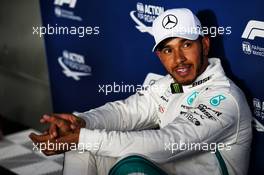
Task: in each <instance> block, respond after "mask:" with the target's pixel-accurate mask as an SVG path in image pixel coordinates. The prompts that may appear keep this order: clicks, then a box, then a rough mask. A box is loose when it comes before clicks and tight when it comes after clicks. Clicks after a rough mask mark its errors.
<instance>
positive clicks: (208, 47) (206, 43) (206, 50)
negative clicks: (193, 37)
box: [202, 36, 210, 57]
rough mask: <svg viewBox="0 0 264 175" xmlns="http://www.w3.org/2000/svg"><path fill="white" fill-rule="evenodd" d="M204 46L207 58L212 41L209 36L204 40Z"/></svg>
mask: <svg viewBox="0 0 264 175" xmlns="http://www.w3.org/2000/svg"><path fill="white" fill-rule="evenodd" d="M202 45H203V54H204V56H206V57H207V56H208V53H209V49H210V39H209V37H208V36H204V37H203V38H202Z"/></svg>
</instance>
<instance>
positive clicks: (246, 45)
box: [242, 41, 252, 55]
mask: <svg viewBox="0 0 264 175" xmlns="http://www.w3.org/2000/svg"><path fill="white" fill-rule="evenodd" d="M242 49H243V51H244V53H245V54H247V55H250V54H251V53H252V49H251V44H250V43H249V42H245V41H244V42H243V43H242Z"/></svg>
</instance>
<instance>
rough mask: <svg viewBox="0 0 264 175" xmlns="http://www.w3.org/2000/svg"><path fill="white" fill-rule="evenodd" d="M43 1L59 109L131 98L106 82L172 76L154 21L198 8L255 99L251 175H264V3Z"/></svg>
mask: <svg viewBox="0 0 264 175" xmlns="http://www.w3.org/2000/svg"><path fill="white" fill-rule="evenodd" d="M40 4H41V12H42V22H43V27H45V28H34V32H36V33H37V32H42V33H41V35H43V36H44V38H45V45H46V56H47V62H48V66H49V76H50V85H51V92H52V98H53V107H54V112H73V111H85V110H89V109H91V108H94V107H97V106H100V105H103V104H104V103H106V102H108V101H113V100H117V99H123V98H125V97H127V96H129V95H130V94H131V93H130V92H121V93H110V94H108V95H105V94H104V93H100V92H99V89H100V88H99V87H100V86H99V85H108V84H113V82H115V83H116V84H129V85H131V84H133V85H138V84H143V82H144V80H145V78H146V76H147V75H148V74H149V73H155V74H161V75H165V74H166V72H165V70H164V68H163V67H162V65H161V63H160V61H159V60H158V58H157V57H156V56H155V53H153V52H152V47H153V46H154V39H153V36H152V31H151V26H152V22H153V20H154V19H155V18H156V17H157V16H158V15H160V14H161V13H163V12H164V11H165V10H167V9H170V8H176V7H186V8H190V9H191V10H192V11H193V12H195V13H196V14H197V15H198V17H199V18H200V19H201V22H202V24H203V27H202V29H201V30H203V32H204V33H207V34H209V35H210V36H211V37H212V39H211V41H212V49H211V53H210V55H211V56H217V57H221V59H222V62H223V66H224V68H225V70H226V73H227V74H228V76H229V77H230V78H231V79H233V80H234V81H235V82H236V84H238V85H239V86H240V87H241V89H243V90H244V92H245V94H246V96H247V98H248V102H249V104H250V105H251V107H252V114H253V115H254V121H255V127H256V128H257V129H256V130H255V132H254V135H255V137H254V138H255V139H254V141H253V145H252V146H253V149H254V150H253V152H252V159H251V167H250V171H251V172H252V173H253V174H259V173H260V174H263V173H264V167H263V166H262V164H263V162H264V132H263V131H264V126H263V125H264V78H263V75H264V69H263V68H264V15H263V4H264V3H263V1H261V0H253V1H246V0H242V1H239V3H237V2H231V1H225V2H223V1H221V2H220V1H219V2H213V1H210V0H204V1H200V2H199V3H197V2H196V1H194V0H191V1H184V0H179V1H169V0H157V1H146V0H139V1H122V0H116V1H103V0H97V1H96V0H91V1H86V0H40ZM173 25H177V18H175V17H174V16H167V18H165V19H164V26H165V27H173ZM52 27H53V28H52ZM44 29H45V30H44ZM45 33H46V34H45ZM41 35H40V36H39V35H36V37H41ZM155 74H149V75H155ZM148 78H149V79H152V77H148ZM209 78H210V77H209ZM153 79H155V78H153ZM204 81H207V80H204ZM194 86H195V85H194ZM216 99H218V101H219V102H220V101H221V100H224V98H222V97H220V96H219V98H218V97H217V98H216ZM215 101H216V100H214V101H212V103H213V104H215V105H217V104H218V103H214V102H215Z"/></svg>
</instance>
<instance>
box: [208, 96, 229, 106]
mask: <svg viewBox="0 0 264 175" xmlns="http://www.w3.org/2000/svg"><path fill="white" fill-rule="evenodd" d="M224 99H226V97H225V96H223V95H217V96H215V97H213V98H211V99H210V104H211V105H213V106H218V105H220V102H221V101H222V100H224Z"/></svg>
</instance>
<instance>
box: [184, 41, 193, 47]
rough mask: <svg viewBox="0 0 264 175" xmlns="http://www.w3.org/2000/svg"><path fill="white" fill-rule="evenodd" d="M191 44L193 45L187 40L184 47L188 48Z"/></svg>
mask: <svg viewBox="0 0 264 175" xmlns="http://www.w3.org/2000/svg"><path fill="white" fill-rule="evenodd" d="M191 45H192V43H191V42H185V43H184V44H183V48H188V47H190V46H191Z"/></svg>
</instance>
